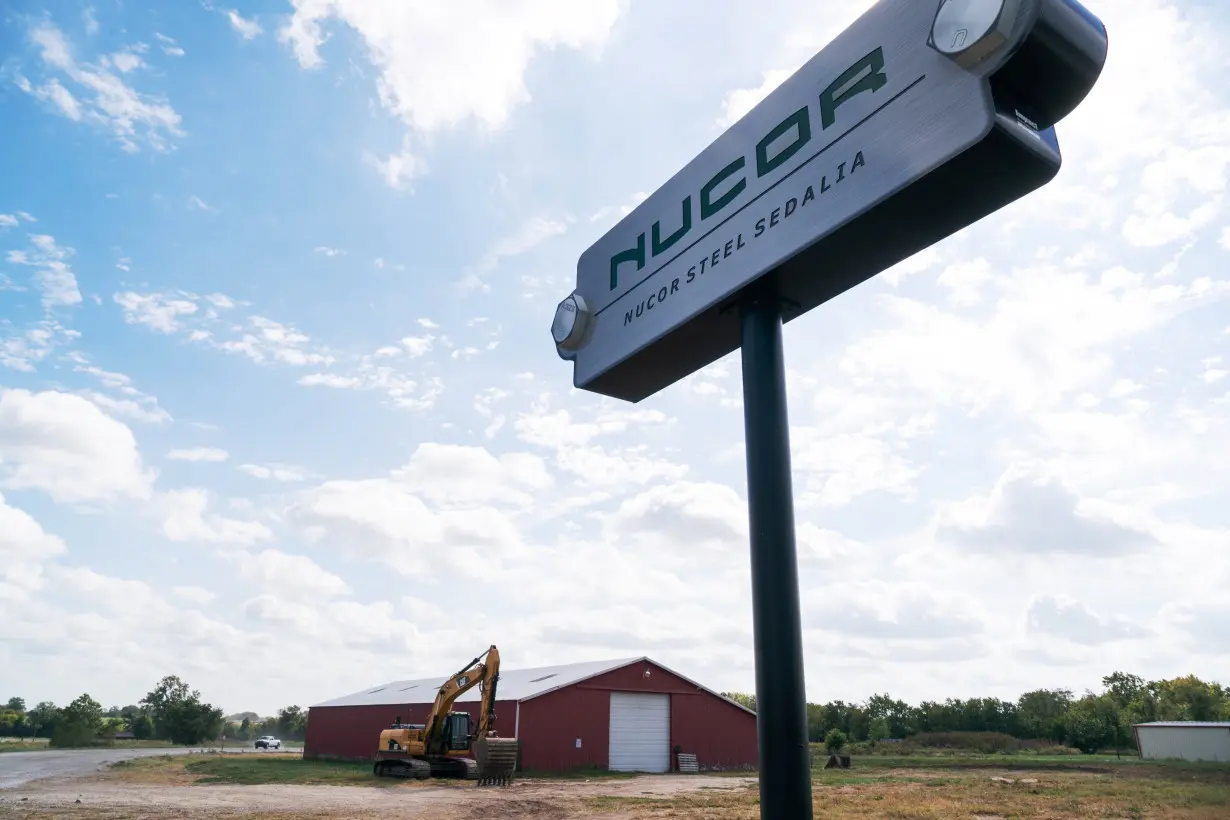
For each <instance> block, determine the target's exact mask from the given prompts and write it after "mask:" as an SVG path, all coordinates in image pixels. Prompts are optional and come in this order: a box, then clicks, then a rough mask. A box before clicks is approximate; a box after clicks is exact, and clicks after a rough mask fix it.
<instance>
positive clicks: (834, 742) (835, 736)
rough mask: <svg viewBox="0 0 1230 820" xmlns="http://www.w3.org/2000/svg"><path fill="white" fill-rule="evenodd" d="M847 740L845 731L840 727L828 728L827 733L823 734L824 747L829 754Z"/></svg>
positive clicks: (835, 751) (839, 748) (832, 753)
mask: <svg viewBox="0 0 1230 820" xmlns="http://www.w3.org/2000/svg"><path fill="white" fill-rule="evenodd" d="M848 740H849V738H847V737H846V733H845V732H843V731H842V730H841V729H830V730H829V733H828V734H827V735H825V736H824V748H825V749H826V750H827V751H828V753H829V754H831V755H835V754H837V753H838V752H840V751H841V750H842V749H843V748H844V747H845V745H846V742H847V741H848Z"/></svg>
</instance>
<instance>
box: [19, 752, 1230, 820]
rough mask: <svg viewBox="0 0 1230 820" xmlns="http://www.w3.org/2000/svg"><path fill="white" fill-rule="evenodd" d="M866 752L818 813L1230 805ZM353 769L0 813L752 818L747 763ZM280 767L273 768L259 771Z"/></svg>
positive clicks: (1224, 797) (105, 779)
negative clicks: (639, 771) (440, 773)
mask: <svg viewBox="0 0 1230 820" xmlns="http://www.w3.org/2000/svg"><path fill="white" fill-rule="evenodd" d="M279 757H280V756H279ZM868 763H869V764H870V765H868V766H866V767H864V768H861V769H860V768H855V769H851V770H828V771H825V770H820V769H817V770H816V771H815V772H814V778H813V794H814V800H815V817H816V818H884V817H892V818H970V819H971V820H1001V819H1002V820H1006V819H1007V818H1010V817H1011V818H1017V817H1025V818H1072V820H1077V818H1079V819H1080V820H1086V818H1105V819H1108V820H1115V819H1116V818H1167V819H1170V818H1176V819H1177V818H1184V820H1215V818H1216V819H1217V820H1224V818H1226V817H1230V767H1225V766H1223V767H1208V766H1205V767H1199V766H1196V767H1192V766H1151V765H1130V766H1129V765H1122V766H1109V765H1089V764H1083V765H1082V764H1080V763H1079V762H1078V761H1072V762H1071V763H1070V764H1068V765H1049V764H1048V765H1034V766H1032V767H1031V766H1028V765H1024V766H1023V765H1019V764H1013V763H1012V762H1011V761H1004V762H1003V763H1001V764H999V765H998V766H996V765H994V762H993V761H991V762H977V763H973V764H971V763H970V762H968V761H966V762H964V763H962V762H959V761H953V762H952V763H951V765H943V764H941V765H936V764H935V763H934V762H930V763H927V764H920V765H914V766H912V765H910V762H909V761H904V760H903V761H898V762H894V763H888V762H886V761H876V762H871V761H868ZM856 766H857V761H856ZM362 771H363V767H362V766H345V765H335V766H332V767H331V766H330V764H311V763H308V762H304V761H302V760H298V759H296V756H286V759H285V760H279V759H277V758H274V757H263V756H262V757H259V758H258V757H255V756H252V755H243V756H238V755H236V756H231V755H217V756H213V759H211V760H208V761H206V760H203V759H201V758H199V757H198V758H197V759H195V760H193V759H190V758H189V757H177V758H149V759H143V760H139V761H132V762H128V763H125V764H122V765H120V766H117V767H113V768H111V769H109V770H106V771H103V772H99V773H96V774H91V775H88V776H82V777H73V778H49V779H46V780H40V781H35V782H32V783H27V784H25V785H23V786H21V787H17V788H13V789H6V790H0V818H9V817H14V818H24V819H27V820H36V819H38V818H129V819H131V820H146V819H147V818H148V819H149V820H155V819H159V820H160V819H161V818H171V817H175V818H198V817H199V818H207V817H208V818H218V817H242V818H279V820H300V819H305V818H341V817H359V816H368V815H375V814H380V815H384V814H388V813H389V812H394V811H395V812H396V813H398V814H399V815H400V816H430V817H432V818H433V820H461V818H470V817H474V816H481V817H484V818H491V819H492V820H494V819H495V818H527V817H534V818H559V820H565V819H566V818H585V820H633V819H634V818H681V819H682V818H689V819H690V820H692V819H694V820H701V819H702V818H704V819H705V820H709V819H710V818H713V819H714V820H753V818H759V802H758V797H757V780H756V778H755V777H754V776H748V775H746V774H734V773H730V774H700V775H694V774H693V775H687V774H667V775H640V776H626V775H625V776H608V775H603V774H593V775H592V776H586V775H584V774H581V775H572V776H567V777H558V778H557V777H523V778H521V779H519V780H517V781H516V782H515V783H514V784H513V785H512V786H508V787H502V788H477V787H476V786H475V785H474V784H473V783H464V782H449V781H411V782H406V781H389V780H382V779H376V778H369V777H364V776H363V774H362ZM288 779H289V780H294V781H295V782H285V781H286V780H288ZM278 780H280V781H283V782H270V781H278ZM428 812H430V814H428Z"/></svg>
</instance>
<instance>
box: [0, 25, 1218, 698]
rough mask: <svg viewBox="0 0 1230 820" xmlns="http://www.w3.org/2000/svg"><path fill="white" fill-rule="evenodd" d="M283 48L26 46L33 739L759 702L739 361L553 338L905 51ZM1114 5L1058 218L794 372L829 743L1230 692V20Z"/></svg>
mask: <svg viewBox="0 0 1230 820" xmlns="http://www.w3.org/2000/svg"><path fill="white" fill-rule="evenodd" d="M237 5H238V7H237V8H232V7H231V6H229V5H224V4H221V3H213V2H210V3H175V4H162V5H161V6H159V5H154V6H153V7H152V8H150V7H142V6H138V5H135V4H131V3H121V2H113V1H112V0H100V1H99V2H94V3H92V4H73V3H58V4H50V6H49V7H48V6H45V5H43V4H38V3H29V2H27V3H14V4H10V6H9V9H10V10H9V11H8V12H7V14H6V16H5V17H4V18H3V20H2V21H0V24H2V28H0V38H2V40H0V53H3V54H4V55H6V57H5V59H4V60H3V62H2V63H0V106H2V107H3V108H2V116H3V118H4V119H3V121H4V123H5V126H6V127H5V128H4V129H3V131H2V132H0V179H3V181H4V182H3V185H0V253H2V256H0V277H3V278H0V494H2V495H3V502H2V503H0V524H2V526H0V558H2V559H3V561H0V621H2V622H3V623H5V624H6V628H5V629H4V630H0V632H3V634H2V635H0V668H4V669H5V670H6V674H5V675H4V676H3V677H4V681H3V683H4V685H5V686H6V687H8V688H10V689H12V690H13V691H12V692H0V695H3V696H8V695H11V694H17V695H21V696H23V697H25V698H26V699H27V700H28V701H35V700H41V699H44V698H50V699H53V700H57V701H60V702H64V701H67V700H69V699H71V698H72V697H75V696H76V695H77V694H79V693H80V691H82V690H83V689H88V690H89V691H90V692H91V693H92V694H94V695H95V697H97V698H99V699H100V700H104V701H106V702H108V703H111V702H121V701H122V702H131V701H135V700H136V699H137V698H139V697H140V696H141V695H142V694H144V693H145V692H146V691H148V689H149V688H150V687H151V686H152V685H153V683H154V682H155V681H156V680H157V679H158V678H159V677H160V676H161V675H163V674H172V673H174V674H180V675H182V676H183V677H185V678H186V679H188V680H189V681H190V682H191V683H192V684H193V685H194V686H197V687H199V688H200V689H201V690H202V693H203V695H205V696H206V697H207V698H209V699H211V700H213V701H215V702H218V703H220V704H222V705H224V706H225V708H227V709H228V710H229V711H236V710H239V709H248V708H255V709H259V710H264V711H271V710H273V709H275V708H276V707H277V706H280V705H284V704H285V703H288V702H299V703H304V704H307V703H312V702H316V701H320V700H324V699H326V698H329V697H332V696H334V695H336V694H339V693H342V692H348V691H351V690H354V689H358V688H361V687H362V686H364V685H366V684H368V683H371V682H376V681H379V680H383V679H384V678H388V677H393V676H399V677H416V676H422V675H424V674H428V675H429V674H435V673H439V672H443V671H447V670H449V669H450V668H452V667H453V666H455V665H457V663H460V662H463V661H464V660H466V659H468V658H470V657H473V654H474V653H475V652H477V651H479V650H481V649H482V648H483V647H485V646H487V645H488V644H489V643H492V642H495V643H498V644H499V645H500V647H501V650H502V652H503V654H504V656H505V658H506V662H507V663H509V664H512V665H524V664H540V663H553V662H567V661H570V660H590V659H596V658H607V657H624V656H630V655H641V654H648V655H650V656H652V657H654V658H656V659H658V660H660V661H661V662H663V663H665V664H667V665H668V666H671V667H673V668H676V669H679V670H680V671H682V672H685V673H687V674H690V675H692V676H694V677H696V678H698V679H701V680H704V681H705V682H706V683H709V684H711V685H713V686H715V687H719V688H740V689H750V688H751V687H752V680H753V678H752V667H751V663H752V652H751V643H750V626H751V620H750V618H751V612H750V603H749V600H748V585H749V582H748V577H747V546H746V512H745V502H744V499H745V488H744V474H743V462H742V452H741V447H742V443H741V440H742V419H741V412H740V406H739V396H740V387H739V366H738V360H737V358H736V357H728V358H727V359H724V360H722V361H721V362H718V363H716V364H715V365H714V366H712V367H710V368H707V369H706V370H705V371H703V372H701V373H699V374H696V375H695V376H693V377H691V378H689V379H687V380H685V381H684V382H682V383H680V384H678V385H676V386H673V387H672V388H671V389H669V390H666V391H663V392H662V393H661V394H659V395H656V396H654V397H652V398H651V399H648V400H646V401H645V402H642V403H640V404H638V405H627V404H622V403H619V402H615V401H611V400H603V399H599V398H598V397H595V396H591V395H587V394H583V393H580V392H577V391H574V390H572V389H571V386H570V385H571V382H570V380H571V373H570V367H569V366H568V365H566V364H564V363H563V362H561V361H559V359H558V358H557V357H556V355H555V352H554V350H553V348H552V347H551V346H550V343H549V339H548V326H549V324H550V321H551V315H552V312H553V309H554V305H555V303H556V302H557V301H558V300H559V299H560V298H561V297H562V296H564V295H566V294H567V293H568V291H569V290H570V288H571V284H572V280H573V276H574V273H575V265H576V259H577V257H578V256H579V254H580V253H581V252H582V251H583V250H584V249H585V248H586V247H588V245H589V244H591V243H592V242H593V241H594V240H595V239H597V238H598V237H599V236H600V235H601V234H602V232H603V231H605V230H606V229H607V228H609V227H610V226H611V225H613V224H614V222H615V221H616V220H617V219H618V218H619V216H620V215H621V214H622V213H625V212H626V211H627V209H629V208H631V207H633V206H634V205H635V204H636V203H637V202H639V201H640V199H641V198H643V197H644V195H645V193H646V192H648V191H652V190H653V189H654V188H655V187H656V186H657V185H660V184H661V183H662V182H663V181H664V180H665V179H667V178H668V177H669V176H670V175H671V174H673V173H674V172H675V171H676V170H677V169H678V168H679V167H681V166H682V165H683V164H684V163H686V162H687V161H688V160H689V159H690V158H691V157H692V156H693V155H695V154H696V153H697V152H698V151H699V150H700V149H702V148H703V147H704V146H705V145H707V144H708V143H709V142H710V141H712V140H713V139H714V138H715V137H716V136H717V135H718V134H719V133H721V130H722V129H723V128H724V127H725V126H726V125H728V124H729V123H730V122H732V121H733V120H734V119H735V118H737V117H738V116H739V115H741V114H742V113H743V112H744V111H746V110H748V109H749V108H750V107H751V106H752V105H754V104H755V102H756V101H757V100H759V99H760V98H762V97H763V96H764V95H765V94H767V93H768V92H769V91H770V90H771V89H772V88H773V87H775V86H776V84H777V83H779V82H780V81H781V80H782V79H784V78H785V77H786V76H788V75H789V73H790V72H791V71H793V70H794V69H795V68H796V67H797V66H798V65H800V64H801V63H802V61H803V60H805V59H806V58H807V57H809V56H810V55H811V54H813V53H814V52H815V51H816V50H817V49H819V48H820V47H822V46H823V45H824V43H825V42H827V41H828V39H829V38H831V37H832V36H833V35H834V34H836V33H837V32H838V31H840V30H841V29H842V28H844V27H845V26H846V25H848V24H849V23H850V22H851V21H852V20H853V19H854V18H855V17H856V16H857V14H858V13H860V12H861V11H862V10H863V9H865V8H866V7H867V6H868V5H869V3H868V2H866V0H843V2H841V3H836V4H823V5H824V8H823V9H821V8H818V4H814V3H806V2H803V1H802V0H790V2H785V3H780V4H774V6H773V8H772V9H771V10H768V11H765V10H763V9H761V8H760V5H761V4H756V3H753V2H751V1H750V0H746V1H745V0H731V2H730V3H729V4H728V5H729V9H728V10H727V11H726V12H724V13H723V14H720V15H714V14H706V13H702V11H701V10H702V9H704V8H706V6H704V5H702V4H700V3H698V2H691V0H687V1H686V2H679V3H673V4H669V5H668V4H652V3H648V2H644V0H639V1H638V0H632V1H631V2H629V1H628V0H595V1H594V2H590V3H585V4H577V3H572V2H567V0H522V1H521V2H517V3H511V2H509V3H497V2H484V1H483V0H472V2H470V3H455V4H448V6H447V9H445V8H443V7H440V6H435V5H432V4H415V3H408V2H395V0H332V2H323V1H322V2H309V0H297V2H266V3H243V4H237ZM1090 5H1091V8H1093V10H1094V11H1095V12H1097V13H1099V14H1100V15H1102V16H1103V17H1104V19H1105V20H1106V21H1107V24H1108V27H1109V29H1110V31H1111V58H1110V62H1109V64H1108V66H1107V69H1106V72H1105V74H1104V76H1103V79H1102V81H1101V83H1100V84H1099V86H1098V88H1097V89H1096V90H1095V92H1094V94H1093V95H1092V96H1091V97H1090V98H1089V100H1088V101H1087V102H1086V104H1085V105H1084V106H1083V107H1082V108H1081V109H1080V110H1078V111H1077V113H1076V114H1074V115H1073V116H1072V117H1071V118H1070V119H1069V120H1067V121H1065V122H1064V123H1063V124H1061V126H1060V128H1059V139H1060V144H1061V147H1062V148H1063V150H1064V154H1065V167H1064V170H1063V171H1062V173H1061V174H1060V177H1059V178H1058V179H1057V180H1056V181H1055V182H1054V183H1053V184H1052V185H1051V186H1049V187H1048V188H1046V189H1045V190H1043V191H1041V192H1039V193H1038V194H1036V195H1035V196H1033V197H1031V198H1029V199H1028V200H1026V201H1022V202H1020V203H1016V204H1014V205H1013V206H1011V207H1010V208H1007V209H1005V210H1004V211H1003V212H1001V213H1000V214H997V215H995V216H994V217H992V218H990V219H988V220H986V221H985V222H983V223H980V224H978V225H976V226H973V227H971V228H970V229H968V230H966V231H963V232H961V233H960V234H958V235H957V236H954V237H952V238H950V239H949V240H946V241H945V242H942V243H940V244H939V245H937V246H935V247H934V248H932V249H929V250H928V251H925V252H923V253H921V254H919V255H918V256H917V257H915V258H913V259H911V260H908V261H907V262H904V263H902V264H901V265H899V266H897V267H896V268H894V269H892V270H890V271H887V272H885V273H884V274H882V275H881V276H880V277H878V278H877V279H876V280H874V281H873V282H870V283H868V284H867V285H865V286H863V287H860V288H858V289H856V290H855V291H852V292H850V293H848V294H846V295H844V296H843V297H842V298H841V299H840V300H838V301H836V302H834V303H833V304H831V305H829V306H826V307H825V308H824V309H823V310H820V311H816V312H815V313H814V314H811V315H810V316H809V317H808V318H807V319H804V320H801V321H799V322H796V323H793V324H791V325H790V326H789V327H788V328H787V331H786V337H787V345H788V347H787V358H788V363H789V366H790V400H791V421H792V425H793V426H794V430H793V436H794V439H793V440H794V458H795V470H796V478H795V481H796V490H797V496H798V497H797V501H796V504H797V510H798V519H799V538H800V554H801V583H802V585H803V592H804V607H805V610H806V611H805V618H806V625H807V633H806V645H807V652H808V667H807V669H808V692H809V695H810V696H811V697H812V698H813V699H823V700H827V699H831V698H838V697H840V698H845V699H852V698H855V699H857V698H860V697H863V696H865V695H866V694H869V693H871V692H873V691H886V690H887V691H890V692H891V693H892V694H894V695H896V696H899V697H907V698H909V699H912V700H917V699H921V698H924V697H932V698H935V697H941V698H942V697H946V696H948V695H975V694H1000V695H1003V696H1015V695H1016V694H1018V693H1019V692H1020V691H1023V690H1025V689H1028V688H1033V687H1037V686H1060V685H1062V686H1069V687H1072V688H1075V689H1077V690H1080V689H1082V688H1084V687H1086V686H1090V687H1096V686H1097V684H1098V679H1099V677H1100V676H1101V675H1102V674H1105V673H1108V672H1109V671H1111V670H1112V669H1115V668H1126V669H1130V670H1131V671H1136V672H1137V673H1139V674H1147V675H1166V676H1172V675H1178V674H1185V673H1188V672H1193V673H1196V674H1202V675H1205V676H1208V677H1220V678H1221V679H1222V680H1227V679H1230V671H1228V670H1230V663H1228V662H1230V656H1227V655H1225V654H1224V653H1222V654H1220V655H1219V654H1217V653H1218V651H1219V650H1218V649H1217V647H1216V645H1215V641H1213V640H1212V637H1213V636H1215V635H1217V634H1225V631H1226V630H1227V629H1230V599H1227V597H1226V593H1225V590H1226V589H1227V588H1228V587H1227V584H1226V582H1227V581H1230V556H1228V555H1227V552H1226V550H1225V544H1226V543H1228V541H1227V536H1228V535H1230V516H1228V515H1227V512H1226V507H1225V505H1224V504H1223V503H1222V499H1223V498H1224V496H1225V493H1226V491H1227V489H1230V482H1228V477H1227V471H1226V468H1225V466H1224V459H1222V458H1221V457H1220V456H1218V453H1221V452H1224V451H1225V450H1224V448H1225V446H1226V445H1228V444H1230V425H1228V424H1227V408H1228V407H1230V393H1227V389H1228V386H1230V381H1227V380H1226V378H1225V377H1226V375H1227V372H1230V351H1228V350H1227V345H1228V342H1230V335H1227V331H1230V317H1228V315H1227V311H1226V302H1225V295H1226V294H1227V292H1230V278H1227V276H1226V273H1225V270H1226V260H1227V253H1230V212H1228V211H1227V209H1226V206H1225V202H1224V196H1225V187H1226V181H1227V175H1228V173H1230V137H1228V136H1227V134H1230V98H1228V97H1227V93H1226V92H1225V90H1224V89H1223V88H1222V87H1221V85H1220V84H1219V83H1218V82H1217V81H1216V78H1217V77H1219V76H1224V71H1225V69H1226V67H1227V66H1226V65H1225V63H1226V59H1227V58H1226V57H1225V55H1224V54H1223V53H1221V52H1220V51H1219V49H1218V46H1217V44H1218V43H1219V42H1220V41H1221V40H1223V39H1224V37H1225V36H1226V34H1227V33H1230V32H1228V31H1227V29H1228V28H1230V21H1227V19H1226V15H1225V12H1224V11H1215V10H1213V9H1212V8H1211V7H1209V6H1207V5H1199V4H1194V3H1186V2H1177V0H1176V2H1167V0H1131V1H1130V2H1126V1H1125V2H1119V0H1116V2H1115V3H1114V4H1106V3H1104V4H1103V5H1104V6H1107V8H1101V7H1097V6H1096V5H1095V4H1090ZM1111 5H1113V8H1110V7H1109V6H1111ZM423 9H434V12H433V13H431V14H428V13H426V12H424V11H423ZM681 31H688V32H690V34H689V36H688V37H682V36H681V35H680V32H681ZM1147 49H1153V51H1152V52H1149V53H1151V54H1152V55H1153V56H1151V57H1149V58H1148V59H1144V58H1143V57H1141V56H1140V55H1142V54H1145V53H1146V50H1147ZM717 55H720V57H719V56H717ZM1175 88H1182V89H1184V93H1183V94H1175V93H1173V89H1175ZM10 625H11V626H10ZM1219 630H1220V633H1219ZM1223 644H1224V642H1223ZM253 664H259V665H261V666H262V668H264V669H266V670H268V671H267V673H264V674H262V676H261V678H260V679H257V680H253V679H251V678H250V676H248V675H247V674H246V671H247V670H248V669H250V668H251V667H252V665H253ZM954 669H955V670H957V671H956V672H954Z"/></svg>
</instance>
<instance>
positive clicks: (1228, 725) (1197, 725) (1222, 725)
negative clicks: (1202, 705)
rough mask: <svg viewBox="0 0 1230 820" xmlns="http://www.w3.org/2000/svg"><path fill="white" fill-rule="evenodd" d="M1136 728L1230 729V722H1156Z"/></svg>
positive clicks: (1137, 725)
mask: <svg viewBox="0 0 1230 820" xmlns="http://www.w3.org/2000/svg"><path fill="white" fill-rule="evenodd" d="M1133 725H1134V726H1135V727H1136V728H1139V729H1144V728H1147V727H1157V728H1161V729H1164V728H1175V729H1230V720H1155V721H1153V722H1152V723H1136V724H1133Z"/></svg>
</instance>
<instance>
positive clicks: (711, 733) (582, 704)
mask: <svg viewBox="0 0 1230 820" xmlns="http://www.w3.org/2000/svg"><path fill="white" fill-rule="evenodd" d="M647 670H648V671H649V673H650V674H649V676H648V677H646V676H645V674H644V673H645V672H646V671H647ZM613 691H617V692H654V693H668V694H670V695H671V747H672V748H674V747H675V746H676V745H679V746H683V749H684V751H685V752H689V753H692V754H695V755H696V756H697V762H698V763H699V764H700V765H701V766H705V767H718V766H720V767H722V768H744V767H746V766H754V765H755V763H756V717H755V716H754V715H752V714H750V713H748V712H746V711H744V710H742V709H740V708H738V707H736V706H733V705H731V704H729V703H727V702H726V701H724V700H722V699H721V698H718V697H715V696H713V695H710V694H709V693H708V692H705V691H704V690H703V689H698V688H697V687H696V686H694V685H692V684H690V683H688V682H687V681H685V680H683V679H682V678H679V677H677V676H676V675H673V674H671V673H670V672H668V671H666V670H665V669H663V668H662V667H660V666H658V665H656V664H653V663H644V662H642V663H637V664H633V665H631V666H626V667H624V668H622V669H616V670H613V671H611V672H607V673H606V674H603V675H599V676H597V677H594V678H590V679H589V680H586V681H582V682H580V683H577V684H574V685H572V686H568V687H565V688H563V689H559V690H557V691H555V692H551V693H549V694H546V695H541V696H539V697H537V698H533V699H531V700H527V701H523V702H522V703H521V727H520V738H521V741H522V743H521V747H522V752H521V754H522V761H521V763H522V766H523V767H524V768H527V769H538V770H544V771H559V770H566V769H573V768H579V767H583V766H597V767H601V768H605V767H606V766H607V764H608V762H609V761H608V744H609V743H610V734H609V727H610V698H611V692H613ZM578 738H580V740H581V748H580V749H578V748H577V747H576V742H577V739H578ZM673 766H674V757H673V755H672V767H673Z"/></svg>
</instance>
